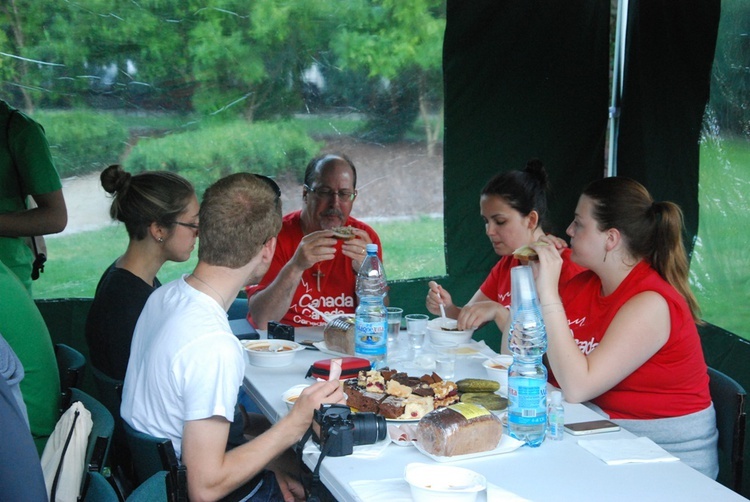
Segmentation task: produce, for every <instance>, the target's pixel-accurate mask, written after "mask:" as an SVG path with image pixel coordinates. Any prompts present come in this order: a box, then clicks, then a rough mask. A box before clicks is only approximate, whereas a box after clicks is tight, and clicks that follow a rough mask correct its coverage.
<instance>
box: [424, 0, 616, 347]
mask: <svg viewBox="0 0 750 502" xmlns="http://www.w3.org/2000/svg"><path fill="white" fill-rule="evenodd" d="M608 33H609V2H607V1H601V0H599V1H596V2H592V1H582V0H577V1H571V2H541V1H528V2H510V1H496V0H489V1H487V0H485V1H472V2H464V1H461V0H456V1H452V0H449V1H448V10H447V25H446V32H445V41H444V48H443V68H444V79H445V150H444V151H445V168H444V173H445V175H444V189H445V236H446V252H447V256H446V262H447V270H448V277H447V278H446V279H445V280H443V281H442V284H443V285H444V286H445V287H446V288H447V289H448V290H449V291H451V293H452V294H453V298H454V300H455V301H456V302H457V303H459V304H462V303H464V302H466V301H467V300H468V299H469V298H470V297H471V295H473V293H474V292H475V291H476V290H477V289H478V288H479V286H480V284H481V283H482V281H483V280H484V278H485V277H486V275H487V273H488V272H489V269H490V268H491V267H492V265H494V263H496V261H497V256H496V255H495V254H494V252H493V251H492V248H491V246H490V244H489V242H488V240H487V237H486V236H485V235H484V225H483V223H482V220H481V219H480V217H479V192H480V190H481V188H482V186H483V185H484V184H485V183H486V182H487V181H488V180H489V178H491V177H492V176H493V175H495V174H497V173H499V172H503V171H508V170H512V169H520V168H523V166H524V165H525V164H526V162H527V161H528V160H529V159H531V158H539V159H541V160H542V162H544V164H545V166H546V167H547V169H548V172H549V174H550V180H551V183H552V187H553V193H552V194H551V199H550V215H551V221H552V225H551V226H549V227H548V229H547V230H548V231H552V232H554V233H556V234H557V235H563V233H564V230H565V228H566V227H567V225H568V223H569V222H570V221H571V220H572V217H573V211H574V209H575V205H576V202H577V200H578V195H579V194H580V192H581V189H582V188H583V187H584V186H585V185H586V184H587V183H588V182H589V181H591V180H593V179H595V178H597V177H601V176H602V174H603V170H604V140H605V131H606V125H607V110H608V98H607V96H608V88H609V83H608V64H609V63H608V61H609V49H608V47H609V42H608ZM425 293H426V291H425ZM487 329H488V328H485V330H487ZM489 329H490V330H493V329H494V328H493V327H489ZM485 330H482V332H480V333H479V336H480V337H485V335H484V334H483V333H484V332H485Z"/></svg>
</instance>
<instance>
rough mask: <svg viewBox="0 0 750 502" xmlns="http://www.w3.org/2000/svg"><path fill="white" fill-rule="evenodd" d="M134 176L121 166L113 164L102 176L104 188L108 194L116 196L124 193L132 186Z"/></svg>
mask: <svg viewBox="0 0 750 502" xmlns="http://www.w3.org/2000/svg"><path fill="white" fill-rule="evenodd" d="M131 177H132V175H131V174H130V173H129V172H127V171H125V170H124V169H123V168H122V166H121V165H120V164H112V165H111V166H109V167H107V168H106V169H105V170H104V171H102V174H101V176H100V180H101V182H102V188H104V190H106V191H107V193H110V194H114V193H116V192H122V191H123V190H124V189H125V188H127V186H128V185H129V184H130V178H131Z"/></svg>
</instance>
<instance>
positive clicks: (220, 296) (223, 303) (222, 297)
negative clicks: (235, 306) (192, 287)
mask: <svg viewBox="0 0 750 502" xmlns="http://www.w3.org/2000/svg"><path fill="white" fill-rule="evenodd" d="M190 276H191V277H194V278H195V279H197V280H199V281H200V282H202V283H203V284H205V285H206V286H208V287H209V288H211V291H213V292H214V293H216V294H217V295H219V298H221V302H222V303H221V306H222V307H223V306H225V305H226V304H227V301H226V300H225V299H224V296H223V295H222V294H221V293H219V292H218V291H216V290H215V289H214V287H213V286H211V285H210V284H209V283H207V282H206V281H204V280H203V279H201V278H200V277H198V276H197V275H195V274H190Z"/></svg>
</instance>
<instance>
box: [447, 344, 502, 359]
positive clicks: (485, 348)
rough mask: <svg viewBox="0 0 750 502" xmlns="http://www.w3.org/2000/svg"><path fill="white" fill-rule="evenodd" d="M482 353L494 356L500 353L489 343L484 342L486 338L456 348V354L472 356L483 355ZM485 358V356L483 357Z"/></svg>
mask: <svg viewBox="0 0 750 502" xmlns="http://www.w3.org/2000/svg"><path fill="white" fill-rule="evenodd" d="M480 354H484V355H485V356H487V357H490V358H493V357H496V356H498V355H499V354H498V353H497V352H495V351H494V350H492V349H491V348H490V347H489V345H487V344H486V343H484V340H480V341H476V340H472V341H470V342H469V343H467V344H465V345H461V346H460V347H459V348H457V349H456V355H459V356H461V355H466V356H472V357H482V356H481V355H480ZM482 359H484V358H482Z"/></svg>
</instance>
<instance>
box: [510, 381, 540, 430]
mask: <svg viewBox="0 0 750 502" xmlns="http://www.w3.org/2000/svg"><path fill="white" fill-rule="evenodd" d="M508 406H509V408H510V413H509V414H508V421H509V422H511V423H514V424H518V425H544V426H546V424H547V382H546V381H545V380H542V379H538V378H522V377H511V378H509V379H508Z"/></svg>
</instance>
